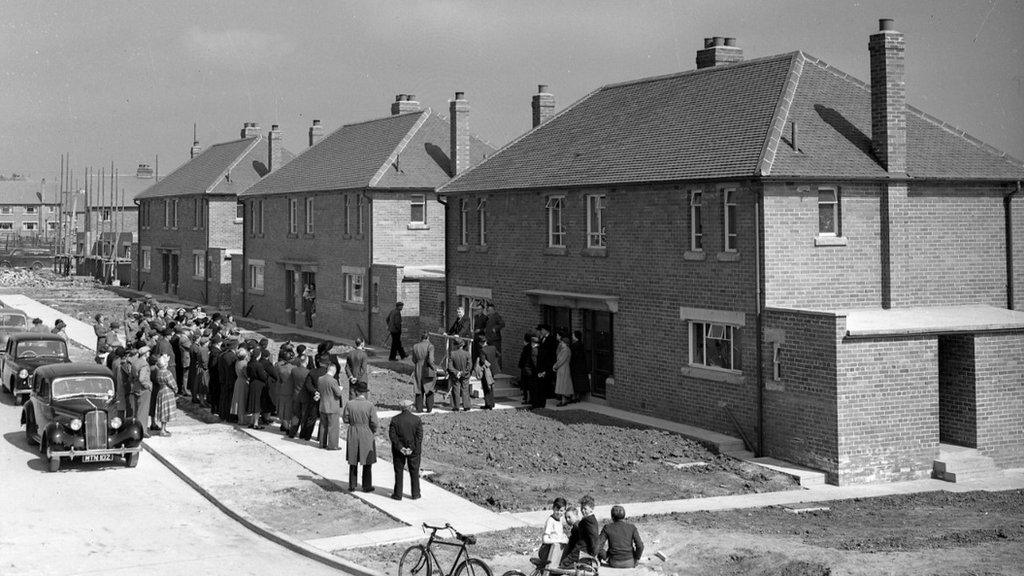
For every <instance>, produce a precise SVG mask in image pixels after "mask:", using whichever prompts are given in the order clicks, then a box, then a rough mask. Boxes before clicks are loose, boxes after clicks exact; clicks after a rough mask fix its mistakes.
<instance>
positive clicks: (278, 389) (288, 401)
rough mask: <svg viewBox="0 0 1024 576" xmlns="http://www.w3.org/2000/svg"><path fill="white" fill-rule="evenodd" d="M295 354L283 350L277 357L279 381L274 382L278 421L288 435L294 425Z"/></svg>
mask: <svg viewBox="0 0 1024 576" xmlns="http://www.w3.org/2000/svg"><path fill="white" fill-rule="evenodd" d="M293 356H294V354H292V353H291V352H288V351H286V350H282V351H281V352H280V353H279V354H278V357H277V366H276V368H277V380H276V381H275V382H274V406H276V407H277V419H278V420H279V421H280V422H281V432H284V433H285V434H288V431H289V430H291V424H292V398H294V396H295V392H294V390H293V389H292V378H291V376H292V371H293V370H295V365H294V364H292V359H293V358H292V357H293Z"/></svg>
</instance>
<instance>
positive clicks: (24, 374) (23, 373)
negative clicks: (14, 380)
mask: <svg viewBox="0 0 1024 576" xmlns="http://www.w3.org/2000/svg"><path fill="white" fill-rule="evenodd" d="M18 378H28V370H26V369H24V368H22V369H21V370H18Z"/></svg>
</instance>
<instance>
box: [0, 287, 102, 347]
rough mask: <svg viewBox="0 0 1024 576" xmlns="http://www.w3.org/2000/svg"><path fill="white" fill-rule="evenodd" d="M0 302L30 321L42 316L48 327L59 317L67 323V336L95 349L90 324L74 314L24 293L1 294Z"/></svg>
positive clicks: (94, 335) (94, 337) (94, 339)
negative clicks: (65, 312)
mask: <svg viewBox="0 0 1024 576" xmlns="http://www.w3.org/2000/svg"><path fill="white" fill-rule="evenodd" d="M0 302H3V304H4V306H10V307H11V308H18V309H19V310H21V311H22V312H24V313H25V315H26V316H28V317H29V321H30V322H31V320H32V318H37V317H38V318H42V320H43V323H44V324H46V326H47V327H49V328H53V323H54V322H56V321H57V319H58V318H61V319H63V320H64V322H65V323H66V324H67V327H66V328H65V329H64V331H65V332H67V335H68V338H70V339H72V340H74V341H75V342H78V343H79V344H81V345H82V346H85V347H86V348H88V349H89V350H95V349H96V332H95V331H93V329H92V325H91V324H86V323H85V322H82V321H81V320H79V319H77V318H75V317H74V316H69V315H67V314H64V313H63V312H59V311H57V310H54V309H53V308H50V307H49V306H47V305H45V304H40V303H39V302H36V301H35V300H33V299H32V298H29V297H28V296H25V295H24V294H3V295H0Z"/></svg>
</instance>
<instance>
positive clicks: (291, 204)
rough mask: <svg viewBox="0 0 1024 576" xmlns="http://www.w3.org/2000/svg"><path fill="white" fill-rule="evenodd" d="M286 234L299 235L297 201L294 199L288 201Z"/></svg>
mask: <svg viewBox="0 0 1024 576" xmlns="http://www.w3.org/2000/svg"><path fill="white" fill-rule="evenodd" d="M288 233H289V234H298V233H299V201H298V200H297V199H295V198H289V199H288Z"/></svg>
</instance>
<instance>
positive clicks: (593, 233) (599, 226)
mask: <svg viewBox="0 0 1024 576" xmlns="http://www.w3.org/2000/svg"><path fill="white" fill-rule="evenodd" d="M607 202H608V195H607V194H587V248H605V247H606V246H607V243H608V237H607V231H608V229H607V227H606V226H605V224H604V209H605V204H606V203H607ZM594 204H596V205H597V206H596V207H594V206H593V205H594ZM592 208H595V209H592ZM595 212H596V214H597V218H596V219H597V222H594V219H595V218H594V214H595Z"/></svg>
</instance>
